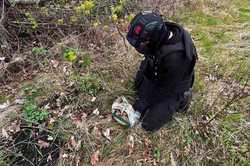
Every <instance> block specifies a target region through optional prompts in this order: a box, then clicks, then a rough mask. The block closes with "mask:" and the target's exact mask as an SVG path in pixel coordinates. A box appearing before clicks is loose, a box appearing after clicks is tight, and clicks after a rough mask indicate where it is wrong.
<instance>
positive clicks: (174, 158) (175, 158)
mask: <svg viewBox="0 0 250 166" xmlns="http://www.w3.org/2000/svg"><path fill="white" fill-rule="evenodd" d="M171 164H172V166H177V165H179V164H178V162H177V156H176V153H175V152H174V151H172V152H171Z"/></svg>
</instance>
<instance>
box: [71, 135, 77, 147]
mask: <svg viewBox="0 0 250 166" xmlns="http://www.w3.org/2000/svg"><path fill="white" fill-rule="evenodd" d="M69 141H70V145H71V146H72V147H73V148H74V149H75V148H76V147H77V143H76V140H75V137H74V136H71V137H70V140H69Z"/></svg>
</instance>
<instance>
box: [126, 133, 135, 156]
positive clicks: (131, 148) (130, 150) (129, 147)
mask: <svg viewBox="0 0 250 166" xmlns="http://www.w3.org/2000/svg"><path fill="white" fill-rule="evenodd" d="M134 144H135V141H134V137H133V136H132V135H130V136H129V141H128V150H129V155H131V154H132V153H133V148H134Z"/></svg>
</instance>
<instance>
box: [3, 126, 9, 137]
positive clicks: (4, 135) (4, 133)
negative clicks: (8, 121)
mask: <svg viewBox="0 0 250 166" xmlns="http://www.w3.org/2000/svg"><path fill="white" fill-rule="evenodd" d="M2 135H3V137H5V138H9V135H8V133H7V131H6V130H5V129H4V128H3V129H2Z"/></svg>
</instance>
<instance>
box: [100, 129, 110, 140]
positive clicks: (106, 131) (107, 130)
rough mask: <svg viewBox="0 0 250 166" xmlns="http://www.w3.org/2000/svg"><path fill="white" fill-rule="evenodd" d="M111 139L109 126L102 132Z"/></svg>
mask: <svg viewBox="0 0 250 166" xmlns="http://www.w3.org/2000/svg"><path fill="white" fill-rule="evenodd" d="M102 134H103V135H104V136H105V137H106V138H107V139H108V140H109V141H111V137H110V129H109V128H107V129H106V130H105V131H103V133H102Z"/></svg>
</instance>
